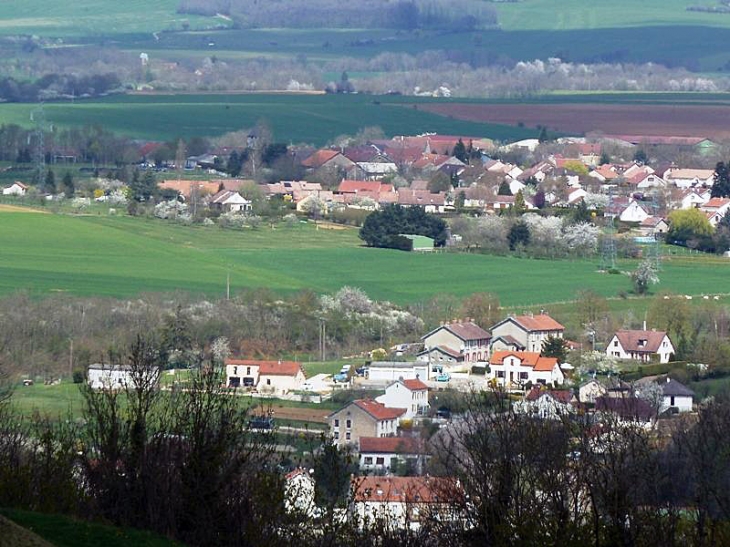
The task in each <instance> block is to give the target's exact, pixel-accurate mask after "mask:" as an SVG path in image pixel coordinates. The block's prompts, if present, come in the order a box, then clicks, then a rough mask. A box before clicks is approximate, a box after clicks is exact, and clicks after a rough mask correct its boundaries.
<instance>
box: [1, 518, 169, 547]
mask: <svg viewBox="0 0 730 547" xmlns="http://www.w3.org/2000/svg"><path fill="white" fill-rule="evenodd" d="M0 515H3V516H5V517H7V518H8V519H10V520H12V521H13V522H15V523H16V524H19V525H20V526H22V527H24V528H27V529H28V530H30V531H32V532H34V533H36V534H37V535H39V536H40V537H42V538H43V539H45V540H46V541H49V542H50V543H52V544H53V545H55V546H56V547H98V546H99V545H104V547H132V546H134V547H174V546H182V544H181V543H177V542H175V541H172V540H171V539H167V538H165V537H162V536H158V535H156V534H153V533H151V532H145V531H142V530H134V529H132V528H115V527H113V526H105V525H102V524H96V523H91V522H86V521H81V520H76V519H73V518H71V517H67V516H63V515H46V514H43V513H33V512H30V511H20V510H16V509H0ZM0 543H2V541H0ZM7 545H10V543H8V544H7ZM20 545H22V544H20Z"/></svg>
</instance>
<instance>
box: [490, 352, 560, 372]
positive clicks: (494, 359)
mask: <svg viewBox="0 0 730 547" xmlns="http://www.w3.org/2000/svg"><path fill="white" fill-rule="evenodd" d="M510 356H514V357H516V358H517V359H519V361H520V365H522V366H524V367H532V368H533V369H534V370H536V371H538V372H549V371H551V370H553V368H555V365H557V364H558V360H557V359H556V358H555V357H542V356H541V355H540V354H539V353H537V352H534V351H509V350H501V351H495V352H494V353H493V354H492V356H491V357H490V358H489V364H490V365H501V364H502V363H503V362H504V360H505V359H506V358H507V357H510Z"/></svg>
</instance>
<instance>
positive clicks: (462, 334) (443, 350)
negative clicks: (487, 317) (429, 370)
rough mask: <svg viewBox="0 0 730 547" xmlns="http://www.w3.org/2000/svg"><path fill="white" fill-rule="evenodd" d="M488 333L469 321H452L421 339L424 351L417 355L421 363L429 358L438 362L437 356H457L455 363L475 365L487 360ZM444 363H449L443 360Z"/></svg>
mask: <svg viewBox="0 0 730 547" xmlns="http://www.w3.org/2000/svg"><path fill="white" fill-rule="evenodd" d="M490 338H491V337H490V335H489V332H488V331H486V330H484V329H483V328H481V327H480V326H479V325H477V324H476V323H474V322H473V321H471V320H465V321H453V322H451V323H444V324H443V325H441V326H439V327H437V328H435V329H433V330H432V331H431V332H429V333H428V334H425V335H424V336H422V337H421V340H422V341H423V346H424V350H423V351H422V352H421V353H419V354H418V358H419V359H420V360H423V361H430V360H431V357H436V360H438V356H439V354H443V355H444V356H445V357H448V356H456V355H458V356H459V357H458V361H457V362H465V363H476V362H480V361H482V362H483V361H486V360H487V359H489V339H490ZM443 361H444V362H447V363H448V362H449V360H448V359H444V360H443Z"/></svg>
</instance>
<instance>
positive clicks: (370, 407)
mask: <svg viewBox="0 0 730 547" xmlns="http://www.w3.org/2000/svg"><path fill="white" fill-rule="evenodd" d="M353 404H355V405H357V406H358V407H360V408H361V409H362V410H364V411H365V412H367V413H368V414H370V415H371V416H372V417H373V418H375V419H376V420H378V421H382V420H395V419H396V418H398V417H400V416H402V415H403V414H405V413H406V410H407V409H405V408H387V407H386V406H385V405H384V404H382V403H379V402H377V401H373V400H371V399H358V400H356V401H353Z"/></svg>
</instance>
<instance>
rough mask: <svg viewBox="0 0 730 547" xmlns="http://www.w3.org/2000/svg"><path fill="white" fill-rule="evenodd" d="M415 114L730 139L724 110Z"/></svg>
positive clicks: (517, 108) (434, 107)
mask: <svg viewBox="0 0 730 547" xmlns="http://www.w3.org/2000/svg"><path fill="white" fill-rule="evenodd" d="M419 108H420V109H421V110H427V111H429V112H433V113H434V114H440V115H442V116H449V117H452V118H456V119H459V120H469V121H472V122H489V123H499V124H506V125H518V124H520V123H521V124H524V125H525V126H526V127H535V126H537V125H541V126H544V127H547V128H548V130H549V131H560V132H564V133H573V134H584V133H589V132H600V133H605V134H610V135H647V136H650V135H651V136H675V137H706V138H710V139H717V140H721V139H728V138H730V123H728V122H730V107H728V106H718V105H705V106H702V105H676V106H673V105H650V104H647V105H626V104H600V103H595V104H501V105H500V104H459V103H451V104H429V105H419Z"/></svg>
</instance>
